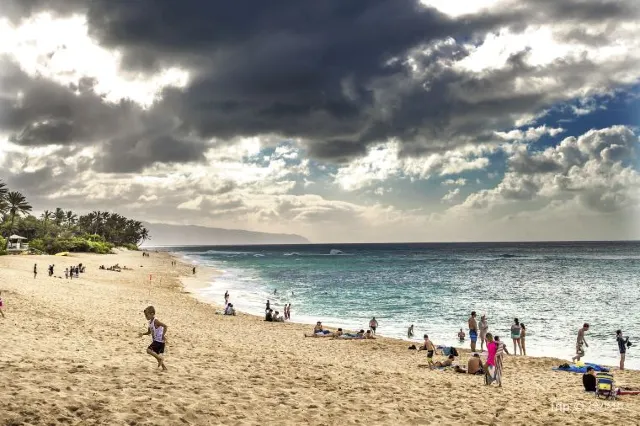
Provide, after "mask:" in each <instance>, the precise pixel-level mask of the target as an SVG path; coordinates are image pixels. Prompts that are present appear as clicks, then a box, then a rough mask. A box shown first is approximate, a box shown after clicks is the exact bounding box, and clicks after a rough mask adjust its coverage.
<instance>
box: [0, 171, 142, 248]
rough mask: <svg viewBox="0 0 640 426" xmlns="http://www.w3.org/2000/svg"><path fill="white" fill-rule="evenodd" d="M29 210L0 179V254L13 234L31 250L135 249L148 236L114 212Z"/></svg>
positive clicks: (24, 201)
mask: <svg viewBox="0 0 640 426" xmlns="http://www.w3.org/2000/svg"><path fill="white" fill-rule="evenodd" d="M32 210H33V207H32V206H31V205H30V204H29V202H28V201H27V199H26V197H25V196H24V195H23V194H21V193H20V192H18V191H11V190H9V188H8V187H7V185H6V184H5V183H4V182H2V181H0V254H4V253H6V250H7V248H8V245H9V240H8V238H7V237H9V236H10V235H13V234H18V235H20V236H22V237H25V238H27V240H28V242H29V248H30V249H31V250H35V251H38V252H44V253H49V254H55V253H59V252H63V251H70V252H93V253H109V251H110V250H111V249H112V248H113V247H126V248H129V249H131V250H137V248H138V245H139V244H141V243H142V242H144V241H145V240H148V239H149V231H148V230H147V228H145V227H144V226H142V222H139V221H137V220H132V219H127V218H126V217H124V216H121V215H119V214H117V213H110V212H102V211H93V212H91V213H87V214H85V215H80V216H79V215H78V214H76V213H74V212H73V211H71V210H63V209H61V208H60V207H57V208H56V209H55V210H45V211H44V212H43V213H42V215H40V217H35V216H33V215H32V214H31V212H32ZM3 237H4V238H3Z"/></svg>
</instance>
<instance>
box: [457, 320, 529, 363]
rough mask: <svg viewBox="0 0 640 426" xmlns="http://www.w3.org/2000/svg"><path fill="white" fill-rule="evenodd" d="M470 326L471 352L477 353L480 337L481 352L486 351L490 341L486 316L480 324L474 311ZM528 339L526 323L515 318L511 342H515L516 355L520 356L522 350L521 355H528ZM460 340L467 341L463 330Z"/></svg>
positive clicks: (459, 336)
mask: <svg viewBox="0 0 640 426" xmlns="http://www.w3.org/2000/svg"><path fill="white" fill-rule="evenodd" d="M468 325H469V340H470V341H471V345H470V346H471V352H475V351H476V345H477V342H478V337H480V352H482V351H484V347H485V345H486V344H487V342H488V341H489V340H488V338H487V335H489V323H488V322H487V317H486V315H482V316H481V317H480V323H479V324H478V321H477V320H476V311H472V312H471V316H470V317H469V320H468ZM492 337H494V336H492ZM495 337H498V339H499V336H495ZM495 337H494V338H495ZM526 337H527V327H526V326H525V325H524V323H521V322H520V320H518V318H514V319H513V324H512V325H511V340H512V341H513V354H514V355H518V349H520V355H527V348H526V344H525V343H526ZM458 339H459V340H460V342H463V341H464V339H465V334H464V332H463V331H462V329H460V332H458Z"/></svg>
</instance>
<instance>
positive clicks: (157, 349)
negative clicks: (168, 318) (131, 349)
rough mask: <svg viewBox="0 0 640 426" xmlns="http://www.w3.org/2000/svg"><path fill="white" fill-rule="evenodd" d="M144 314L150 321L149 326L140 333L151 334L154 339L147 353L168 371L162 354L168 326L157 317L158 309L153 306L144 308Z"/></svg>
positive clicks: (141, 334)
mask: <svg viewBox="0 0 640 426" xmlns="http://www.w3.org/2000/svg"><path fill="white" fill-rule="evenodd" d="M144 316H145V318H146V319H147V320H148V321H149V326H148V328H147V332H146V333H140V337H142V336H147V335H151V337H152V339H153V341H152V342H151V344H150V345H149V347H148V348H147V353H148V354H149V355H151V356H152V357H154V358H155V359H156V360H157V361H158V367H162V370H163V371H166V370H167V367H166V366H165V365H164V360H163V358H162V354H163V353H164V345H165V337H164V336H165V334H166V333H167V326H166V324H164V323H162V322H160V321H159V320H158V319H157V318H156V309H155V308H154V307H153V306H147V308H146V309H145V310H144Z"/></svg>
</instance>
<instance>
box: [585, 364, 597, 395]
mask: <svg viewBox="0 0 640 426" xmlns="http://www.w3.org/2000/svg"><path fill="white" fill-rule="evenodd" d="M582 385H583V386H584V390H585V391H586V392H595V391H596V371H595V370H594V369H593V367H587V372H586V373H585V374H583V375H582Z"/></svg>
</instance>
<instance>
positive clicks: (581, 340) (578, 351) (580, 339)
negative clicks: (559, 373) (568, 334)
mask: <svg viewBox="0 0 640 426" xmlns="http://www.w3.org/2000/svg"><path fill="white" fill-rule="evenodd" d="M587 331H589V324H587V323H586V322H585V323H584V324H583V325H582V328H581V329H580V330H578V340H576V356H574V357H573V358H571V361H574V362H575V361H580V358H582V357H583V356H584V347H583V346H586V347H589V345H588V344H587V341H586V340H585V339H584V333H585V332H587Z"/></svg>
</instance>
